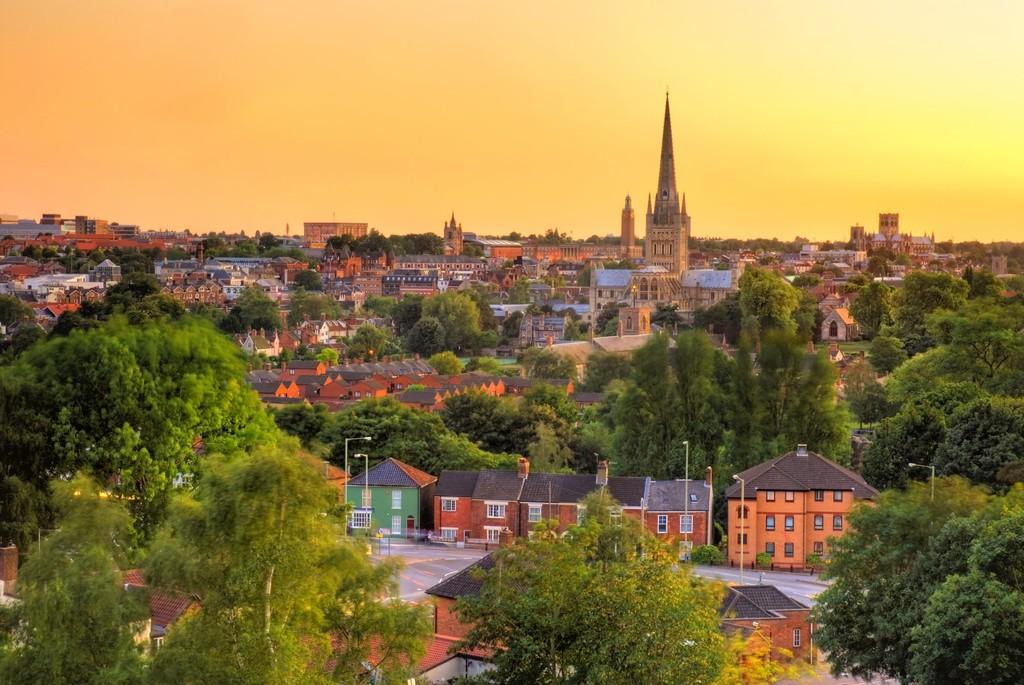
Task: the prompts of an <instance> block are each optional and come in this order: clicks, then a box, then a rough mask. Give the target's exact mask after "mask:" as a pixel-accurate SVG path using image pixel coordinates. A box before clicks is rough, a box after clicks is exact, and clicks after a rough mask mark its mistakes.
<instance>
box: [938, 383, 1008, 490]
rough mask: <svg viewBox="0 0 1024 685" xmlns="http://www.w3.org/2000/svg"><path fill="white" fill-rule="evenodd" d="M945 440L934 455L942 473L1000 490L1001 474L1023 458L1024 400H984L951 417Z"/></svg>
mask: <svg viewBox="0 0 1024 685" xmlns="http://www.w3.org/2000/svg"><path fill="white" fill-rule="evenodd" d="M948 425H949V430H948V432H947V434H946V441H945V443H944V444H943V445H942V447H941V448H940V449H939V450H938V451H937V452H936V454H935V465H936V467H937V469H938V471H939V473H942V474H946V475H960V476H964V477H965V478H969V479H971V480H972V481H974V482H975V483H982V484H985V485H988V486H990V487H997V488H1000V487H1002V486H1003V485H1004V484H1003V483H1001V482H1000V479H999V473H1000V471H1001V470H1002V469H1003V468H1004V467H1006V466H1007V465H1009V464H1013V463H1016V462H1020V461H1022V459H1024V399H1019V398H1008V397H984V398H981V399H978V400H975V401H973V402H970V403H969V404H966V405H964V406H962V407H960V408H959V409H957V410H956V411H955V412H954V413H953V415H952V416H951V417H950V418H949V422H948Z"/></svg>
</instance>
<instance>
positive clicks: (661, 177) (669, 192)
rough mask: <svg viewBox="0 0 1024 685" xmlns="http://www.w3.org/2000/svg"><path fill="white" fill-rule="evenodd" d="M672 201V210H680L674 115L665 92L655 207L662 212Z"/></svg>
mask: <svg viewBox="0 0 1024 685" xmlns="http://www.w3.org/2000/svg"><path fill="white" fill-rule="evenodd" d="M668 203H671V205H670V206H671V211H678V207H679V195H678V193H677V191H676V163H675V157H674V156H673V154H672V115H671V113H670V111H669V106H668V93H667V92H666V93H665V123H664V124H663V127H662V130H661V166H660V168H659V170H658V194H657V195H656V196H655V209H656V210H657V211H658V213H659V214H661V210H662V209H663V208H665V209H668V207H666V206H665V205H667V204H668Z"/></svg>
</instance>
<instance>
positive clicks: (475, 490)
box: [434, 469, 682, 511]
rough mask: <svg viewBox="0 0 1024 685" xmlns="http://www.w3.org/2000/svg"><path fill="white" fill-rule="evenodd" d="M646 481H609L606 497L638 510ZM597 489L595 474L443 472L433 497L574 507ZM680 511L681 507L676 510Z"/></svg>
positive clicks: (631, 478) (615, 478)
mask: <svg viewBox="0 0 1024 685" xmlns="http://www.w3.org/2000/svg"><path fill="white" fill-rule="evenodd" d="M646 484H647V479H646V478H643V477H635V476H611V477H610V478H608V486H607V487H608V494H609V495H611V497H612V498H614V499H615V500H616V501H617V502H618V503H619V504H621V505H623V506H626V507H639V506H640V505H641V503H642V501H643V498H644V495H645V488H646ZM599 487H600V485H599V484H598V482H597V476H596V475H594V474H576V473H537V472H533V473H528V474H527V476H526V478H521V477H520V476H519V472H518V471H514V470H511V469H508V470H505V469H486V470H483V471H442V472H441V477H440V478H439V479H438V483H437V489H436V490H435V491H434V495H435V496H437V497H469V498H472V499H478V500H499V501H521V502H534V503H541V504H543V503H545V502H551V503H555V504H575V503H577V502H579V501H580V500H581V499H583V498H584V497H586V496H587V495H588V494H590V493H591V492H594V491H595V490H597V489H598V488H599ZM679 510H680V511H682V508H680V509H679Z"/></svg>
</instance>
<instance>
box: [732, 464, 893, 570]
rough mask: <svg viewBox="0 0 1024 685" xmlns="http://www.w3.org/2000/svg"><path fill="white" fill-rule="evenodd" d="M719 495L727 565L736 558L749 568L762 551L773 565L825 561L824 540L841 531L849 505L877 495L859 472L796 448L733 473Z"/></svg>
mask: <svg viewBox="0 0 1024 685" xmlns="http://www.w3.org/2000/svg"><path fill="white" fill-rule="evenodd" d="M741 480H742V481H743V483H744V485H743V486H742V487H741V482H740V481H741ZM725 496H726V498H727V499H728V501H729V507H728V509H729V517H728V546H729V555H728V558H729V564H730V565H732V566H736V565H739V564H740V563H741V562H740V557H741V556H742V558H743V560H742V563H743V565H744V566H752V565H753V564H754V560H755V557H756V555H757V554H759V553H761V552H765V553H767V554H769V555H770V556H771V557H772V560H773V564H774V565H775V566H777V567H782V568H802V567H804V566H805V565H806V560H807V557H808V555H811V554H815V555H817V556H819V557H822V558H826V557H828V554H829V538H832V537H838V536H841V535H842V534H843V533H845V532H846V529H847V516H848V514H849V512H850V509H851V508H853V505H854V504H855V503H856V502H858V501H861V500H871V499H874V498H875V497H877V496H878V491H877V490H875V489H874V488H873V487H871V486H870V485H868V484H867V483H866V482H865V481H864V479H863V478H862V477H861V476H860V474H858V473H855V472H854V471H851V470H850V469H847V468H845V467H842V466H840V465H839V464H836V463H835V462H833V461H830V460H828V459H826V458H825V457H823V456H821V455H820V454H815V453H814V452H811V451H809V450H808V449H807V446H806V445H797V448H796V451H793V452H788V453H786V454H784V455H782V456H780V457H776V458H775V459H772V460H771V461H766V462H764V463H763V464H758V465H757V466H754V467H752V468H749V469H747V470H746V471H743V472H742V473H739V474H737V480H736V482H735V483H733V484H732V485H731V486H730V487H729V488H728V489H727V490H726V491H725Z"/></svg>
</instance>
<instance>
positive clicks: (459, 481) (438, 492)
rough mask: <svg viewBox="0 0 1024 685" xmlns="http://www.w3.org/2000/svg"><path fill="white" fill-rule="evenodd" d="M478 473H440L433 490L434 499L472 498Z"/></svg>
mask: <svg viewBox="0 0 1024 685" xmlns="http://www.w3.org/2000/svg"><path fill="white" fill-rule="evenodd" d="M479 475H480V472H479V471H442V472H441V477H440V478H439V479H438V480H437V488H436V489H435V490H434V495H435V496H436V497H472V496H473V490H474V489H476V479H477V477H478V476H479Z"/></svg>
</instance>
